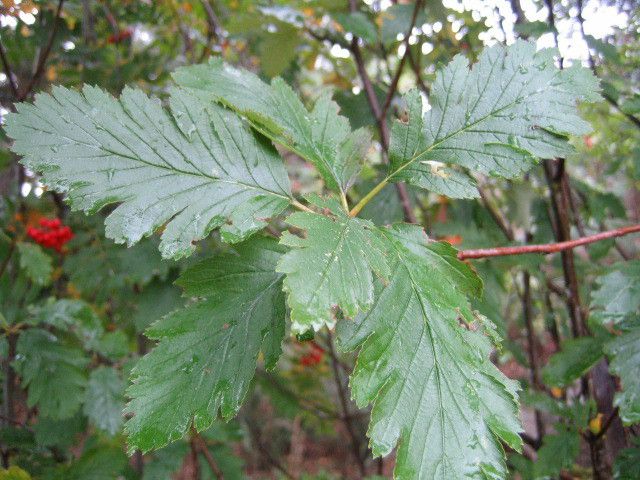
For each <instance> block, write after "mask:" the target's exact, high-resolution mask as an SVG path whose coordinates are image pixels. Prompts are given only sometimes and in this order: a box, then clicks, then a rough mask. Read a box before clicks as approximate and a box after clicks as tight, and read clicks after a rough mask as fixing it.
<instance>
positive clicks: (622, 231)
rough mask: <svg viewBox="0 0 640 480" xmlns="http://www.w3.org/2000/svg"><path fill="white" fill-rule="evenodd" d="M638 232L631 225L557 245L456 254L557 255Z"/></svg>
mask: <svg viewBox="0 0 640 480" xmlns="http://www.w3.org/2000/svg"><path fill="white" fill-rule="evenodd" d="M636 232H640V225H632V226H630V227H623V228H617V229H615V230H609V231H607V232H600V233H596V234H595V235H589V236H587V237H582V238H577V239H575V240H567V241H564V242H557V243H544V244H539V245H521V246H517V247H495V248H480V249H476V250H461V251H460V252H458V258H459V259H460V260H466V259H469V258H487V257H504V256H507V255H524V254H527V253H542V254H549V253H557V252H562V251H565V250H572V249H574V248H576V247H580V246H582V245H588V244H590V243H595V242H599V241H601V240H606V239H608V238H616V237H622V236H624V235H629V234H631V233H636Z"/></svg>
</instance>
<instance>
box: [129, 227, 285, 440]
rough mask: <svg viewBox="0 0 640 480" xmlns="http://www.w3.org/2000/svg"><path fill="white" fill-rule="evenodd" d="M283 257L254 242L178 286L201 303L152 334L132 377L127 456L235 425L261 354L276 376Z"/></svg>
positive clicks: (201, 267)
mask: <svg viewBox="0 0 640 480" xmlns="http://www.w3.org/2000/svg"><path fill="white" fill-rule="evenodd" d="M282 252H283V249H282V247H280V246H278V245H277V243H276V242H275V241H274V240H270V239H266V238H256V239H252V240H251V241H249V242H246V243H243V244H242V245H240V246H239V247H238V248H237V249H236V252H233V253H228V254H225V255H221V256H217V257H213V258H210V259H208V260H204V261H203V262H201V263H198V264H196V265H194V266H193V267H191V268H189V269H188V270H187V271H185V273H184V274H183V275H182V277H181V278H180V279H179V280H178V282H177V283H178V284H180V285H182V286H183V287H184V289H185V293H186V294H187V295H189V296H204V297H206V298H205V299H204V300H201V301H198V302H196V303H193V304H192V305H189V306H187V307H185V308H183V309H181V310H177V311H175V312H173V313H171V314H169V315H167V316H166V317H164V318H163V319H161V320H160V321H158V322H156V323H155V324H153V325H152V326H151V327H150V328H149V329H148V330H147V336H148V337H149V338H151V339H154V340H158V341H159V343H158V345H157V346H156V347H155V348H154V349H153V350H152V351H151V352H150V353H148V354H147V355H146V356H145V357H143V358H142V359H141V360H140V362H139V363H138V365H137V366H136V367H135V368H134V370H133V372H132V380H133V385H132V386H130V387H129V389H128V391H127V393H128V394H129V396H130V397H131V401H130V402H129V404H128V405H127V407H126V410H125V411H126V412H128V413H133V414H134V416H133V418H131V419H130V420H129V421H127V423H126V425H125V431H126V432H127V434H128V437H129V450H130V451H133V450H135V449H140V450H143V451H148V450H151V449H154V448H159V447H162V446H164V445H166V444H167V443H169V442H170V441H172V440H176V439H178V438H180V437H182V436H183V435H184V434H185V433H186V432H187V430H188V429H189V427H190V426H191V425H192V423H193V426H194V427H195V428H196V429H197V430H204V429H206V428H208V427H209V426H210V425H211V424H212V422H213V421H214V420H215V418H216V417H217V415H218V411H220V412H221V414H222V416H223V417H224V418H225V419H229V418H231V417H232V416H233V415H235V414H236V413H237V411H238V409H239V408H240V404H241V402H242V400H243V398H244V396H245V394H246V392H247V389H248V387H249V383H250V381H251V379H252V378H253V374H254V371H255V368H256V362H257V358H258V354H259V353H260V352H261V351H262V353H263V354H264V357H265V365H266V367H267V368H272V367H274V366H275V363H276V361H277V359H278V357H279V355H280V344H281V341H282V338H283V337H284V331H285V303H284V295H283V293H282V275H281V274H279V273H276V272H275V265H276V263H277V261H278V260H279V258H280V256H281V254H282Z"/></svg>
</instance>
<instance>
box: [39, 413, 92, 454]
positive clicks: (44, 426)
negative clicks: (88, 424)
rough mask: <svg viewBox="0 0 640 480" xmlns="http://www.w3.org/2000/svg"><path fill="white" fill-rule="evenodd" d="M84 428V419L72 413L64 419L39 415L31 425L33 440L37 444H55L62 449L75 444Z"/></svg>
mask: <svg viewBox="0 0 640 480" xmlns="http://www.w3.org/2000/svg"><path fill="white" fill-rule="evenodd" d="M84 429H85V421H84V418H83V417H82V416H81V415H74V416H73V417H69V418H66V419H64V420H52V419H51V418H47V417H41V418H38V422H37V423H36V424H35V425H34V426H33V432H34V436H35V440H36V442H37V444H38V445H39V446H41V447H53V446H56V447H58V448H62V449H67V448H69V447H71V446H73V445H75V444H76V443H77V442H78V437H79V435H81V434H82V433H83V431H84Z"/></svg>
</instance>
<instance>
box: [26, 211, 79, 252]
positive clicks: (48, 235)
mask: <svg viewBox="0 0 640 480" xmlns="http://www.w3.org/2000/svg"><path fill="white" fill-rule="evenodd" d="M40 226H41V227H42V228H36V227H29V228H27V235H29V236H30V237H31V238H33V239H34V240H35V241H36V242H37V243H39V244H40V245H42V246H43V247H46V248H53V249H54V250H56V251H58V252H61V251H62V246H63V245H64V244H65V243H67V242H68V241H69V240H71V239H72V238H73V232H72V231H71V228H70V227H68V226H67V225H62V222H61V221H60V219H59V218H52V219H49V218H41V219H40Z"/></svg>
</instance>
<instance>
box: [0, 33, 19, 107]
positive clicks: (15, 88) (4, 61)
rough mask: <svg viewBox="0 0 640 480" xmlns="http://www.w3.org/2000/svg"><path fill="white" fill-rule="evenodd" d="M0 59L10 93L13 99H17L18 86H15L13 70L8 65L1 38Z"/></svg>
mask: <svg viewBox="0 0 640 480" xmlns="http://www.w3.org/2000/svg"><path fill="white" fill-rule="evenodd" d="M0 59H2V66H3V68H4V73H5V75H6V76H7V81H8V82H9V87H11V93H12V94H13V97H14V98H18V95H19V94H18V85H16V79H15V77H14V76H13V70H12V69H11V65H10V64H9V59H8V58H7V53H6V51H5V49H4V45H3V44H2V38H0Z"/></svg>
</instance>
